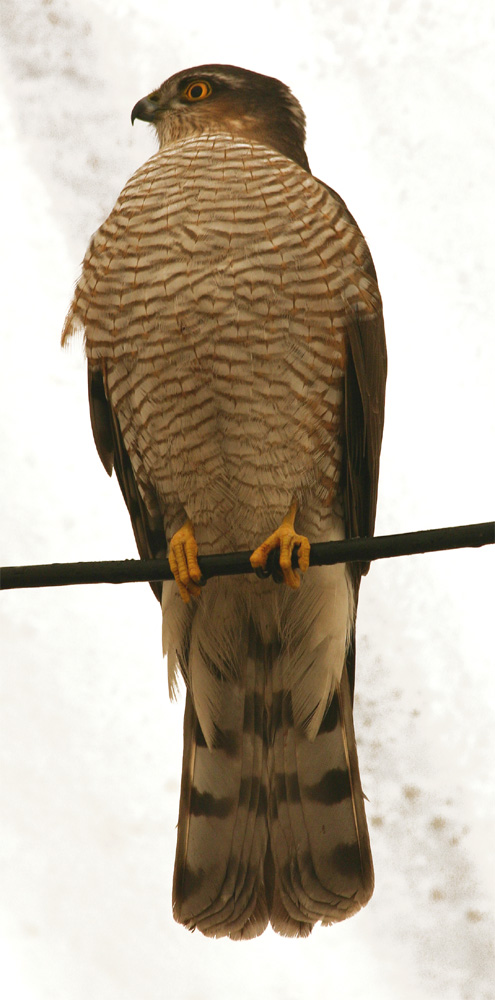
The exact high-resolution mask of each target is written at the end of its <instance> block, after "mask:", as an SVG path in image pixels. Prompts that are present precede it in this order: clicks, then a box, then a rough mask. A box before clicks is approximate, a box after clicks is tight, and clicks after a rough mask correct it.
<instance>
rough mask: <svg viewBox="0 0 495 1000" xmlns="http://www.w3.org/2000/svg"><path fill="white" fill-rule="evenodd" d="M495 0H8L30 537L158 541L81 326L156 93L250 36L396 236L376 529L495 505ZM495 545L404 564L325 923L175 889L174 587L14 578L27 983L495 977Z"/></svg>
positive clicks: (374, 574) (373, 673)
mask: <svg viewBox="0 0 495 1000" xmlns="http://www.w3.org/2000/svg"><path fill="white" fill-rule="evenodd" d="M494 21H495V8H494V7H493V3H492V0H486V2H484V0H360V2H359V3H358V2H357V0H332V2H325V0H313V2H311V0H305V2H299V0H292V2H291V0H284V2H281V0H280V2H277V0H253V2H251V3H249V4H246V5H237V4H234V3H224V2H221V0H210V2H209V3H205V2H204V0H202V2H199V0H188V2H187V3H185V4H178V3H171V2H168V0H162V2H160V3H158V2H156V0H118V2H117V0H106V2H105V0H85V3H84V4H81V3H80V0H44V2H40V0H22V3H19V0H2V4H1V6H0V31H1V37H2V47H1V50H0V135H1V142H2V181H3V183H2V184H1V185H0V197H1V199H2V205H1V220H2V240H1V241H0V244H1V246H0V252H1V254H2V262H1V275H2V300H1V301H2V323H1V329H0V337H1V362H0V363H1V370H0V411H1V412H0V463H1V469H2V485H1V495H0V557H1V558H0V561H1V563H2V564H3V565H21V564H26V563H37V562H58V561H65V560H67V561H68V560H78V559H108V558H125V557H132V556H134V555H135V547H134V541H133V537H132V532H131V528H130V524H129V521H128V516H127V512H126V510H125V507H124V504H123V501H122V500H121V497H120V492H119V489H118V486H117V483H116V481H115V480H114V479H112V480H109V479H108V478H107V476H106V475H105V472H104V471H103V468H102V467H101V465H100V463H99V459H98V456H97V454H96V451H95V449H94V445H93V441H92V437H91V430H90V425H89V415H88V412H87V399H86V376H85V364H84V359H83V356H82V350H81V348H80V346H79V345H78V346H76V347H75V348H73V349H71V350H69V351H66V352H62V351H61V350H60V348H59V335H60V330H61V328H62V324H63V319H64V315H65V312H66V310H67V308H68V305H69V303H70V299H71V294H72V288H73V285H74V282H75V281H76V279H77V276H78V273H79V266H80V261H81V259H82V257H83V255H84V252H85V249H86V245H87V243H88V240H89V237H90V235H91V233H92V232H93V231H94V230H95V229H96V228H97V227H98V226H99V225H100V223H101V222H102V221H103V219H104V218H105V215H106V214H107V213H108V212H109V211H110V209H111V208H112V206H113V204H114V202H115V200H116V198H117V196H118V194H119V191H120V189H121V187H122V186H123V184H124V183H125V181H126V180H127V178H128V177H129V176H130V174H131V173H132V172H133V170H134V169H135V168H136V167H137V166H138V165H139V164H140V163H142V162H143V160H144V159H146V157H147V156H149V155H150V154H151V153H152V152H154V150H155V144H154V140H153V136H152V133H151V130H150V129H148V128H147V127H146V126H144V125H143V124H142V123H137V124H136V126H135V128H134V129H131V127H130V111H131V109H132V107H133V105H134V104H135V102H136V101H137V100H138V99H139V98H140V97H142V96H144V95H145V94H146V93H148V92H149V91H150V90H152V89H153V88H154V87H155V86H157V85H158V84H159V83H160V82H161V81H162V80H163V79H165V78H166V77H168V76H170V75H171V74H172V73H174V72H176V71H177V70H179V69H184V68H186V67H187V66H192V65H196V64H200V63H202V62H227V63H234V64H237V65H241V66H246V67H247V68H250V69H254V70H257V71H259V72H266V73H269V74H270V75H275V76H278V77H280V78H281V79H282V80H284V82H285V83H287V84H289V86H290V87H291V88H292V90H293V91H294V93H295V94H296V96H297V97H298V98H299V99H300V100H301V102H302V104H303V107H304V108H305V111H306V114H307V119H308V146H307V148H308V155H309V159H310V163H311V167H312V169H313V171H314V173H315V174H316V175H317V176H319V177H321V178H322V179H323V180H325V181H326V182H327V183H329V184H330V185H331V186H332V187H334V188H335V189H336V190H337V191H339V193H340V194H341V195H342V196H343V197H344V199H345V200H346V202H347V203H348V205H349V208H350V209H351V211H352V212H353V214H354V215H355V216H356V218H357V220H358V222H359V224H360V226H361V228H362V229H363V231H364V233H365V235H366V237H367V240H368V242H369V245H370V247H371V250H372V253H373V257H374V260H375V264H376V267H377V271H378V277H379V283H380V287H381V291H382V295H383V299H384V304H385V317H386V329H387V336H388V345H389V357H390V369H389V388H388V398H387V412H386V427H385V437H384V446H383V453H382V456H383V457H382V473H381V484H380V496H379V511H378V520H377V531H378V532H379V533H388V532H394V531H412V530H415V529H419V528H429V527H441V526H443V525H451V524H463V523H470V522H474V521H484V520H489V519H490V518H491V517H493V492H494V491H493V486H494V482H493V423H494V421H493V384H494V375H495V370H494V351H493V339H494V338H493V315H494V314H495V301H494V299H495V282H494V280H493V265H494V251H493V245H494V240H493V232H494V229H495V219H494V200H493V176H494V173H493V171H494V130H493V122H494V111H495V108H494V104H495V98H494V94H495V79H494V76H495V71H494V65H495V60H494V59H493V42H494V35H495V32H494ZM493 571H494V555H493V549H492V550H490V549H485V550H481V551H476V550H474V551H463V552H452V553H444V554H438V555H431V556H415V557H412V558H409V559H400V560H389V561H387V562H382V563H377V564H375V566H374V567H373V568H372V571H371V573H370V575H369V577H368V578H367V579H366V581H365V582H364V584H363V587H362V597H361V605H360V614H359V619H358V629H359V650H358V672H357V696H356V730H357V737H358V746H359V752H360V763H361V774H362V780H363V785H364V788H365V791H366V793H367V796H368V799H369V805H368V817H369V822H370V830H371V837H372V845H373V852H374V859H375V868H376V889H375V895H374V897H373V899H372V901H371V902H370V904H369V905H368V907H367V908H366V909H365V910H364V911H362V912H361V913H360V914H359V915H358V916H357V917H354V918H352V919H351V920H349V921H346V922H345V923H344V924H342V925H339V926H335V927H332V928H318V929H316V930H315V931H314V932H313V935H312V936H311V938H310V939H308V940H303V941H297V940H284V939H281V938H278V937H276V936H275V935H274V934H273V933H272V932H271V931H267V932H266V933H265V934H264V935H263V937H262V938H260V939H257V940H256V941H254V942H249V943H241V944H236V943H232V942H230V941H225V940H221V941H211V940H207V939H205V938H203V937H202V936H201V935H200V934H198V933H195V934H194V935H191V934H189V933H188V932H187V931H185V930H184V928H182V927H180V926H179V925H177V924H175V923H174V921H173V919H172V914H171V880H172V870H173V860H174V851H175V824H176V816H177V808H178V793H179V777H180V766H181V724H182V706H181V705H177V704H174V705H170V704H169V703H168V698H167V690H166V670H165V664H164V663H163V662H162V658H161V652H160V613H159V608H158V604H157V603H156V601H155V600H154V598H153V597H152V595H151V592H150V591H149V589H148V588H147V587H146V586H144V585H131V586H126V587H120V588H111V587H106V586H101V587H93V588H90V587H80V588H66V589H62V588H60V589H53V590H44V591H41V590H40V591H24V592H22V591H19V592H8V593H7V592H6V593H4V594H1V595H0V656H1V673H0V677H1V684H2V693H1V702H0V705H1V707H0V770H1V775H0V814H1V815H0V983H1V982H3V992H2V990H1V989H0V992H1V995H2V997H3V996H5V998H6V1000H86V998H87V997H88V996H91V997H95V998H97V1000H165V998H169V997H170V998H174V1000H175V998H177V1000H210V998H211V1000H213V998H214V1000H224V998H225V1000H226V998H231V997H232V996H233V995H234V996H235V997H236V998H238V1000H259V998H261V997H263V998H264V997H270V998H272V997H273V998H281V1000H282V998H283V1000H300V998H306V997H313V996H314V995H315V994H317V995H323V996H332V997H337V996H338V997H339V998H342V1000H365V998H366V1000H375V998H377V1000H396V998H397V997H400V998H401V1000H493V998H494V997H495V987H494V972H495V968H494V962H493V952H492V942H493V903H494V871H493V862H492V858H493V833H494V826H493V814H494V801H493V763H492V762H493V749H494V746H493V742H494V741H493V731H494V723H495V719H494V711H493V704H494V693H495V692H494V687H495V685H494V671H493V585H492V580H493Z"/></svg>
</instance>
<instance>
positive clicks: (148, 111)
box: [131, 97, 160, 125]
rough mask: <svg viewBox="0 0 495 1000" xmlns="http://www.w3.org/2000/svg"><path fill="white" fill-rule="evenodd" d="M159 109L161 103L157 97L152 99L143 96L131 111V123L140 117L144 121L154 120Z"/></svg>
mask: <svg viewBox="0 0 495 1000" xmlns="http://www.w3.org/2000/svg"><path fill="white" fill-rule="evenodd" d="M159 110H160V105H159V104H158V101H157V100H156V99H155V100H154V101H152V100H151V98H149V97H143V98H142V99H141V100H140V101H138V102H137V104H135V105H134V107H133V109H132V111H131V125H134V121H135V119H136V118H139V119H140V121H142V122H152V121H154V119H155V115H156V113H157V111H159Z"/></svg>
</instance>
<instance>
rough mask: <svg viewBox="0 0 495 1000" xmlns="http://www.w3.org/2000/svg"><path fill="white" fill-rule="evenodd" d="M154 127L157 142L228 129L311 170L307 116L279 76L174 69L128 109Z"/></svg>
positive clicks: (228, 70)
mask: <svg viewBox="0 0 495 1000" xmlns="http://www.w3.org/2000/svg"><path fill="white" fill-rule="evenodd" d="M136 118H139V119H141V120H142V121H145V122H151V123H152V125H153V126H154V127H155V129H156V132H157V135H158V140H159V143H160V146H161V147H163V146H166V145H168V144H169V143H172V142H176V141H177V140H178V139H183V138H185V137H186V136H188V135H204V134H207V135H208V134H209V135H218V134H222V133H224V134H225V133H227V134H229V135H234V136H236V137H239V138H244V139H251V140H255V141H256V142H261V143H262V144H263V145H265V146H268V147H269V148H271V149H276V150H278V151H279V152H281V153H283V154H284V155H285V156H288V157H289V158H290V159H291V160H295V161H296V163H299V164H300V165H301V166H302V167H304V169H305V170H309V166H308V161H307V157H306V153H305V151H304V141H305V117H304V112H303V110H302V108H301V105H300V104H299V101H297V100H296V98H295V97H294V96H293V94H292V93H291V92H290V90H289V88H288V87H286V86H285V84H283V83H281V82H280V80H276V79H274V77H271V76H263V75H262V74H261V73H252V72H251V71H250V70H247V69H240V68H239V67H237V66H216V65H208V66H195V67H193V68H192V69H187V70H184V71H183V72H181V73H175V75H174V76H171V77H170V78H169V79H168V80H165V83H162V85H161V87H158V89H157V90H153V91H152V93H151V94H148V96H147V97H143V98H142V100H140V101H138V103H137V104H136V105H135V106H134V108H133V109H132V114H131V121H132V122H133V123H134V121H135V119H136Z"/></svg>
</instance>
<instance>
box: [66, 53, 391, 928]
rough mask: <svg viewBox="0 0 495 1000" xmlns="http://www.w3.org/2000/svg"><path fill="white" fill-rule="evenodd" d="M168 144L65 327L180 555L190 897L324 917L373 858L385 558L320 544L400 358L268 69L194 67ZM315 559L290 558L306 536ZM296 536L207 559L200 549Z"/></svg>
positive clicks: (133, 487) (370, 479)
mask: <svg viewBox="0 0 495 1000" xmlns="http://www.w3.org/2000/svg"><path fill="white" fill-rule="evenodd" d="M136 118H139V119H142V120H143V121H146V122H152V123H153V125H154V127H155V129H156V132H157V135H158V139H159V143H160V149H159V152H158V153H156V154H155V155H154V156H152V157H151V159H150V160H148V162H147V163H145V164H144V166H142V167H141V168H140V169H139V170H137V171H136V173H135V174H134V176H133V177H132V178H131V179H130V181H129V182H128V184H126V186H125V188H124V190H123V191H122V193H121V195H120V197H119V199H118V201H117V204H116V205H115V208H114V210H113V211H112V213H111V214H110V216H109V217H108V219H107V220H106V222H105V223H104V224H103V225H102V226H101V228H100V229H99V230H98V232H97V233H96V234H95V235H94V236H93V239H92V241H91V243H90V246H89V249H88V251H87V254H86V257H85V259H84V264H83V269H82V275H81V278H80V280H79V283H78V285H77V288H76V292H75V295H74V300H73V303H72V306H71V309H70V312H69V314H68V317H67V321H66V324H65V328H64V333H63V340H64V341H65V340H66V338H67V337H69V336H70V335H71V333H72V332H73V331H74V330H77V329H80V328H81V329H84V331H85V336H86V353H87V358H88V373H89V400H90V411H91V421H92V427H93V433H94V437H95V441H96V446H97V448H98V452H99V455H100V458H101V460H102V462H103V464H104V466H105V468H106V470H107V472H108V473H111V471H112V467H114V466H115V469H116V472H117V476H118V480H119V483H120V486H121V489H122V492H123V494H124V498H125V501H126V504H127V507H128V509H129V513H130V515H131V519H132V524H133V528H134V533H135V536H136V541H137V545H138V548H139V552H140V554H141V556H142V557H144V558H150V557H162V556H163V555H165V554H166V553H167V552H168V555H169V559H170V563H171V566H172V569H173V571H174V575H175V578H176V581H177V583H164V584H163V585H160V586H157V585H153V586H154V590H155V592H156V595H157V597H159V599H160V600H161V602H162V608H163V646H164V650H165V651H166V652H167V653H168V662H169V671H170V688H171V691H172V692H173V691H174V690H175V676H176V673H175V672H176V670H177V668H178V669H179V670H180V672H181V673H182V675H183V677H184V680H185V683H186V687H187V698H186V709H185V720H184V757H183V770H182V788H181V796H180V808H179V826H178V842H177V856H176V863H175V876H174V890H173V894H174V898H173V907H174V915H175V917H176V919H177V920H179V921H181V922H182V923H183V924H185V925H186V927H189V928H190V929H193V928H195V927H198V928H199V929H200V930H201V931H202V932H203V933H204V934H207V935H211V936H222V935H229V936H230V937H231V938H249V937H254V936H255V935H257V934H260V933H261V932H262V931H263V929H264V928H265V927H266V925H267V923H268V921H270V922H271V924H272V926H273V927H274V929H275V930H276V931H279V932H280V933H282V934H289V935H293V934H299V935H306V934H308V933H309V932H310V930H311V929H312V927H313V925H314V924H315V923H316V922H317V921H319V920H321V921H322V922H323V923H324V924H330V923H333V922H334V921H336V920H342V919H344V918H345V917H347V916H350V915H351V914H352V913H355V912H356V910H358V909H359V908H360V907H361V906H363V905H364V904H365V903H366V902H367V901H368V899H369V898H370V896H371V893H372V889H373V868H372V861H371V854H370V845H369V838H368V831H367V826H366V818H365V811H364V805H363V793H362V790H361V784H360V779H359V771H358V762H357V755H356V744H355V738H354V730H353V722H352V691H353V684H354V630H355V612H356V603H357V596H358V589H359V582H360V576H361V574H362V573H363V572H366V569H367V567H366V566H363V565H361V566H359V567H358V566H356V565H350V566H347V567H346V566H344V565H341V566H328V567H319V568H316V567H315V568H313V569H311V571H310V572H309V573H308V574H307V576H305V577H304V580H303V583H302V585H301V586H300V583H301V576H300V573H301V572H304V571H305V570H306V569H307V566H308V558H309V541H308V539H311V540H313V541H324V540H331V539H340V538H343V537H346V536H356V535H370V534H372V533H373V525H374V519H375V508H376V494H377V479H378V461H379V453H380V444H381V435H382V425H383V407H384V390H385V373H386V353H385V341H384V331H383V319H382V306H381V300H380V294H379V291H378V286H377V281H376V274H375V269H374V267H373V262H372V260H371V256H370V253H369V250H368V247H367V246H366V243H365V241H364V238H363V236H362V234H361V232H360V231H359V229H358V227H357V225H356V223H355V221H354V219H353V218H352V216H351V214H350V213H349V212H348V210H347V208H346V206H345V204H344V202H343V201H342V199H341V198H340V197H339V196H338V195H337V194H336V193H335V192H334V191H332V190H331V188H329V187H327V185H326V184H324V183H322V182H321V181H319V180H317V179H316V178H315V177H313V176H312V174H311V172H310V170H309V165H308V160H307V158H306V153H305V151H304V141H305V119H304V114H303V111H302V109H301V107H300V105H299V103H298V102H297V100H296V99H295V98H294V97H293V95H292V94H291V92H290V90H289V89H288V88H287V87H286V86H284V85H283V84H282V83H280V82H279V81H278V80H275V79H272V78H271V77H266V76H261V75H259V74H258V73H251V72H248V71H247V70H243V69H238V68H236V67H234V66H216V65H211V66H199V67H195V68H194V69H190V70H186V71H185V72H182V73H177V74H175V76H172V77H171V78H170V79H169V80H167V81H166V82H165V83H164V84H162V86H161V87H159V89H158V90H156V91H154V92H153V93H151V94H149V95H148V97H145V98H144V99H143V100H141V101H139V102H138V103H137V104H136V106H135V108H134V110H133V112H132V120H133V121H134V119H136ZM294 548H296V549H297V550H298V559H299V569H292V567H291V555H292V550H293V549H294ZM198 549H199V552H200V553H201V554H207V553H213V552H217V553H218V552H227V551H232V550H241V549H252V550H254V551H253V555H252V557H251V561H252V564H253V566H254V567H257V568H258V569H262V568H263V567H264V566H265V565H266V560H267V557H268V554H269V552H270V551H271V550H273V549H279V550H280V565H281V569H282V574H283V578H284V580H285V584H286V585H284V586H278V585H277V583H276V582H274V580H273V579H272V578H271V577H270V578H265V579H258V578H257V577H256V576H240V577H233V578H230V579H227V578H222V579H218V578H217V579H213V580H210V581H209V582H208V585H207V586H206V587H205V588H204V589H200V587H199V582H200V571H199V567H198V563H197V552H198Z"/></svg>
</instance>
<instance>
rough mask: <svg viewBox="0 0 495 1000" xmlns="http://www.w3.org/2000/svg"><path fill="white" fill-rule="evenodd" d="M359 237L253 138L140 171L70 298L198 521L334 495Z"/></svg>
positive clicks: (163, 476) (90, 342)
mask: <svg viewBox="0 0 495 1000" xmlns="http://www.w3.org/2000/svg"><path fill="white" fill-rule="evenodd" d="M358 240H359V235H357V231H356V230H355V228H354V227H352V226H351V225H349V223H346V221H345V219H344V218H343V215H342V211H341V208H340V205H339V203H338V202H337V201H336V200H335V199H333V198H332V197H331V196H330V195H329V193H328V192H327V191H326V189H325V188H324V187H323V186H322V185H320V184H319V183H318V182H317V181H315V180H314V178H313V177H312V176H311V175H310V174H308V173H306V172H305V171H304V170H303V169H302V168H300V167H299V166H298V165H297V164H295V163H293V162H292V161H290V160H288V159H287V158H285V157H284V156H282V155H280V154H278V153H275V152H273V151H270V150H267V149H265V148H264V147H263V146H258V145H256V144H251V143H248V142H243V141H239V140H237V141H233V140H232V139H231V138H230V139H229V138H228V137H225V136H218V137H199V138H197V137H196V138H193V139H188V140H183V141H182V142H178V143H176V144H174V145H173V146H171V147H168V148H166V149H164V150H162V151H160V152H159V153H157V154H156V155H155V156H154V157H152V158H151V160H149V161H148V162H147V163H146V164H145V165H144V166H143V167H142V168H140V170H138V171H137V172H136V174H135V175H134V176H133V177H132V178H131V180H130V181H129V183H128V184H127V185H126V187H125V188H124V190H123V192H122V194H121V196H120V198H119V200H118V202H117V204H116V206H115V209H114V210H113V212H112V213H111V215H110V216H109V218H108V219H107V221H106V222H105V223H104V225H103V226H102V227H101V229H100V230H99V231H98V232H97V233H96V234H95V237H94V238H93V241H92V244H91V246H90V249H89V251H88V254H87V255H86V259H85V263H84V269H83V274H82V277H81V280H80V282H79V285H78V288H77V290H76V296H75V302H74V306H73V314H74V319H75V321H77V320H79V321H80V322H81V323H82V324H83V325H84V326H85V329H86V342H87V352H88V356H89V358H90V360H91V361H93V362H94V363H102V362H103V363H104V365H105V368H106V371H107V381H108V386H109V391H110V396H111V402H112V405H113V406H114V407H115V408H116V410H117V413H118V417H119V422H120V425H121V428H122V432H123V436H124V441H125V444H126V447H127V449H128V451H129V454H130V456H131V460H132V461H133V465H134V468H135V472H136V470H139V471H138V472H137V473H136V474H137V475H138V478H139V477H143V476H145V477H148V479H149V480H151V481H152V483H153V486H154V488H155V489H156V491H157V492H158V493H159V495H160V496H162V497H163V501H164V503H167V502H169V501H170V498H171V497H174V498H175V499H176V500H177V499H178V500H179V502H180V503H181V504H182V505H183V506H184V507H185V509H186V510H187V512H188V514H189V516H190V517H192V518H193V519H195V520H196V521H197V520H198V518H209V517H211V516H221V517H223V518H224V519H225V518H235V517H236V514H235V512H236V511H244V515H245V512H246V509H249V510H251V513H252V517H254V518H255V519H256V518H258V520H259V517H262V516H263V517H264V516H265V514H266V511H267V509H268V511H269V513H268V514H266V516H267V517H268V518H269V519H272V518H273V517H275V509H276V510H277V511H278V510H279V509H280V510H282V509H284V508H286V507H287V506H288V505H289V504H290V502H291V499H292V497H293V496H294V495H297V496H299V498H300V500H302V499H303V496H304V495H305V494H307V495H310V494H311V495H312V496H313V497H315V498H316V497H317V498H318V502H319V503H320V504H321V503H323V504H327V505H328V504H330V503H331V498H332V493H333V491H334V489H335V484H336V483H337V481H338V476H339V471H340V458H341V446H340V430H341V406H342V387H343V375H344V369H345V350H346V345H345V326H346V322H348V318H349V313H350V311H352V310H353V309H359V308H360V303H361V291H362V284H363V282H365V281H366V280H367V279H365V278H363V275H362V273H361V272H360V271H359V268H358V267H357V264H356V253H357V250H356V247H357V242H358ZM253 511H258V514H256V513H253ZM261 511H263V512H264V513H263V515H262V514H261V513H260V512H261ZM244 515H243V516H244Z"/></svg>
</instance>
